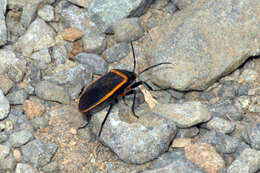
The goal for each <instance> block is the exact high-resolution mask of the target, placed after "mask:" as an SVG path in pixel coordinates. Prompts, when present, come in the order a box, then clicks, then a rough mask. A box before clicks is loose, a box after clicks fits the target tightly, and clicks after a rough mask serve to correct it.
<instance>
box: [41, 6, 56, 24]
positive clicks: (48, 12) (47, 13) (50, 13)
mask: <svg viewBox="0 0 260 173" xmlns="http://www.w3.org/2000/svg"><path fill="white" fill-rule="evenodd" d="M38 16H39V17H41V18H42V19H43V20H45V21H46V22H50V21H52V20H54V8H53V7H52V6H51V5H44V6H43V7H42V8H41V9H39V10H38Z"/></svg>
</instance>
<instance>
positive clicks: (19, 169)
mask: <svg viewBox="0 0 260 173" xmlns="http://www.w3.org/2000/svg"><path fill="white" fill-rule="evenodd" d="M24 172H26V173H37V172H38V171H36V170H35V169H34V168H33V167H32V166H31V165H29V164H26V163H18V164H17V165H16V168H15V173H24Z"/></svg>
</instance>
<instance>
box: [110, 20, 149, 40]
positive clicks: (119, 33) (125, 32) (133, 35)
mask: <svg viewBox="0 0 260 173" xmlns="http://www.w3.org/2000/svg"><path fill="white" fill-rule="evenodd" d="M113 31H114V33H115V39H116V41H117V42H130V41H135V40H138V39H139V38H141V37H142V36H143V35H144V29H143V27H142V26H141V23H140V21H139V18H126V19H122V20H120V21H118V22H117V23H115V24H114V25H113Z"/></svg>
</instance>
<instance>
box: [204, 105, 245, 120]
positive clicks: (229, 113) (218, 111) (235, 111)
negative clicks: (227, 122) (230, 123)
mask: <svg viewBox="0 0 260 173" xmlns="http://www.w3.org/2000/svg"><path fill="white" fill-rule="evenodd" d="M208 109H209V111H210V112H211V114H212V115H214V116H218V117H222V118H224V119H226V118H228V119H232V120H235V121H239V120H241V119H242V118H243V115H242V111H241V110H240V109H239V108H238V107H237V106H236V105H234V104H233V103H232V102H230V101H221V102H218V103H216V104H212V105H209V106H208Z"/></svg>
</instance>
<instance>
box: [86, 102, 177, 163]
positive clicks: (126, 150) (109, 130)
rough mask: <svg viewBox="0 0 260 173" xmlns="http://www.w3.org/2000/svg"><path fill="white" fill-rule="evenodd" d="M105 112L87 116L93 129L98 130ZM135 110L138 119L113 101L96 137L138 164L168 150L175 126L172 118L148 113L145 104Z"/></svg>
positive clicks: (175, 130) (126, 160) (94, 131)
mask: <svg viewBox="0 0 260 173" xmlns="http://www.w3.org/2000/svg"><path fill="white" fill-rule="evenodd" d="M119 107H120V109H119ZM106 113H107V109H105V110H103V111H101V112H98V113H96V114H95V115H93V117H92V118H91V124H90V125H91V126H93V127H91V129H92V131H93V133H95V134H98V132H99V129H100V126H101V123H102V121H103V119H104V117H105V115H106ZM136 114H137V115H138V116H139V119H137V118H135V117H134V116H133V115H132V113H131V110H130V108H129V107H126V106H125V105H124V104H120V105H115V106H114V107H113V109H112V110H111V112H110V114H109V116H108V119H107V121H106V122H105V124H104V127H103V130H102V133H101V136H100V141H101V142H102V143H104V144H105V145H106V146H108V147H109V148H111V150H112V151H113V152H115V153H116V154H117V155H118V157H119V158H120V159H122V160H123V161H125V162H128V163H134V164H142V163H145V162H147V161H150V160H153V159H155V158H157V157H158V156H159V155H161V154H162V153H164V152H165V151H167V150H168V148H169V144H170V143H171V141H172V140H173V138H174V136H175V134H176V132H177V128H176V126H175V124H174V122H173V121H169V120H167V119H165V118H163V117H160V116H158V115H156V114H154V113H152V112H151V111H150V110H148V108H146V107H144V108H139V107H138V108H137V109H136Z"/></svg>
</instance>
